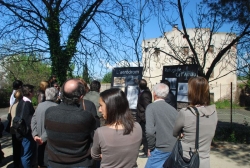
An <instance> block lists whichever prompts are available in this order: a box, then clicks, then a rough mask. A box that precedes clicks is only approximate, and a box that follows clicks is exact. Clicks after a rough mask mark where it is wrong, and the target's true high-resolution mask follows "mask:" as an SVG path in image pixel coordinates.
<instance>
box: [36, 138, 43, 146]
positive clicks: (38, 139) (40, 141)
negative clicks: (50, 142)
mask: <svg viewBox="0 0 250 168" xmlns="http://www.w3.org/2000/svg"><path fill="white" fill-rule="evenodd" d="M34 141H36V143H38V145H42V144H43V140H42V138H40V137H39V136H35V137H34Z"/></svg>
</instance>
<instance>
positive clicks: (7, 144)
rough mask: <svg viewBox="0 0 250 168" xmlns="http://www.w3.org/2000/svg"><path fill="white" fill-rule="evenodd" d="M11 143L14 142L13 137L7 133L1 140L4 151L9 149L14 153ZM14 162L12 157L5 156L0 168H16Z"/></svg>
mask: <svg viewBox="0 0 250 168" xmlns="http://www.w3.org/2000/svg"><path fill="white" fill-rule="evenodd" d="M11 142H12V141H11V135H10V134H8V133H6V132H5V133H4V135H3V137H2V138H1V145H2V149H6V148H9V150H11V151H12V144H11ZM11 153H12V152H11ZM12 161H13V158H12V155H8V156H6V154H5V158H4V159H3V160H2V163H0V167H6V168H12V167H14V165H13V162H12Z"/></svg>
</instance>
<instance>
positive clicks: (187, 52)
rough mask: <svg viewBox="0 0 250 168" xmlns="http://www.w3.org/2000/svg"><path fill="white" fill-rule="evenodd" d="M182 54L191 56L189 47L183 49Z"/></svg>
mask: <svg viewBox="0 0 250 168" xmlns="http://www.w3.org/2000/svg"><path fill="white" fill-rule="evenodd" d="M181 52H182V54H183V55H185V56H186V55H188V54H189V47H181Z"/></svg>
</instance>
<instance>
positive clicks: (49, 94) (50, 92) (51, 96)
mask: <svg viewBox="0 0 250 168" xmlns="http://www.w3.org/2000/svg"><path fill="white" fill-rule="evenodd" d="M57 96H58V90H57V89H56V88H54V87H50V88H47V89H46V90H45V97H46V100H52V101H56V99H57Z"/></svg>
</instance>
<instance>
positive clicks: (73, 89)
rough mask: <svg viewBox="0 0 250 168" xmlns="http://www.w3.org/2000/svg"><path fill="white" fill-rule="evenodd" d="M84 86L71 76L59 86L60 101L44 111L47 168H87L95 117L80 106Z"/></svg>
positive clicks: (89, 164) (89, 159)
mask: <svg viewBox="0 0 250 168" xmlns="http://www.w3.org/2000/svg"><path fill="white" fill-rule="evenodd" d="M83 95H85V88H84V85H83V84H82V83H81V82H80V81H79V80H78V79H70V80H68V81H66V82H65V83H64V85H63V86H62V102H61V103H60V104H59V105H58V106H54V107H50V108H48V109H47V110H46V112H45V129H46V132H47V152H48V165H49V167H60V168H68V167H90V166H91V165H92V160H91V155H90V146H91V143H92V137H91V135H93V131H94V129H95V118H94V117H93V115H92V114H91V113H89V112H87V111H85V110H83V108H79V106H80V102H81V101H82V99H83Z"/></svg>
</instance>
